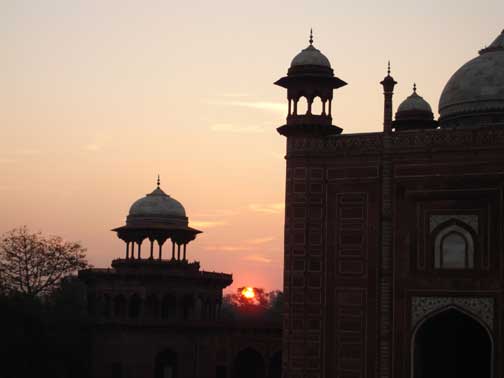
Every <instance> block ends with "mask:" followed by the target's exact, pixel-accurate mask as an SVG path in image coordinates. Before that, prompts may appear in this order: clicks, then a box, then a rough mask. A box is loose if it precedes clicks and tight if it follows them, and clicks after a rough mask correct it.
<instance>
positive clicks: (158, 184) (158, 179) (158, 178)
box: [157, 174, 161, 189]
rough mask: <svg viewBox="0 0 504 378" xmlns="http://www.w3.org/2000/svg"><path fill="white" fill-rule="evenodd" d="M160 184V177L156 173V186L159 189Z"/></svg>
mask: <svg viewBox="0 0 504 378" xmlns="http://www.w3.org/2000/svg"><path fill="white" fill-rule="evenodd" d="M160 186H161V177H160V176H159V174H158V175H157V187H158V189H159V187H160Z"/></svg>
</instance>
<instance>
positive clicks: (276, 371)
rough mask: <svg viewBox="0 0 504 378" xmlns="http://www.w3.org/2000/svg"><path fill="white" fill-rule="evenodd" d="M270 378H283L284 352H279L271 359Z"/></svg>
mask: <svg viewBox="0 0 504 378" xmlns="http://www.w3.org/2000/svg"><path fill="white" fill-rule="evenodd" d="M268 378H282V352H280V351H277V352H275V353H273V354H272V356H271V357H270V359H269V368H268Z"/></svg>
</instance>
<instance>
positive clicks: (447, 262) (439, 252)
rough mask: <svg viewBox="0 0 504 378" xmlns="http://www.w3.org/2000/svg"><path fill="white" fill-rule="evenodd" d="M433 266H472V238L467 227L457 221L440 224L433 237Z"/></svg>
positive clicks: (470, 267) (443, 267)
mask: <svg viewBox="0 0 504 378" xmlns="http://www.w3.org/2000/svg"><path fill="white" fill-rule="evenodd" d="M434 268H435V269H473V268H474V239H473V235H472V233H471V232H470V231H469V229H468V227H464V226H463V225H460V224H458V223H451V224H445V225H442V226H440V228H439V230H438V232H437V233H436V235H435V239H434Z"/></svg>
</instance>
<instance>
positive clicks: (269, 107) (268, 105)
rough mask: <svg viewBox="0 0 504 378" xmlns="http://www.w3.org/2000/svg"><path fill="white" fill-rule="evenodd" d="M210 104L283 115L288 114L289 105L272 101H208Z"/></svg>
mask: <svg viewBox="0 0 504 378" xmlns="http://www.w3.org/2000/svg"><path fill="white" fill-rule="evenodd" d="M208 103H209V104H214V105H226V106H239V107H242V108H249V109H257V110H265V111H269V112H275V113H282V114H284V113H285V112H287V105H286V104H285V103H283V102H272V101H271V102H270V101H243V100H241V101H238V100H235V101H215V100H210V101H208Z"/></svg>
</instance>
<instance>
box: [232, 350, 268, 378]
mask: <svg viewBox="0 0 504 378" xmlns="http://www.w3.org/2000/svg"><path fill="white" fill-rule="evenodd" d="M265 373H266V369H265V366H264V359H263V357H262V356H261V354H260V353H259V352H258V351H256V350H255V349H252V348H246V349H243V350H242V351H240V352H239V353H238V354H237V355H236V357H235V359H234V363H233V378H265V376H266V374H265Z"/></svg>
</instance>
